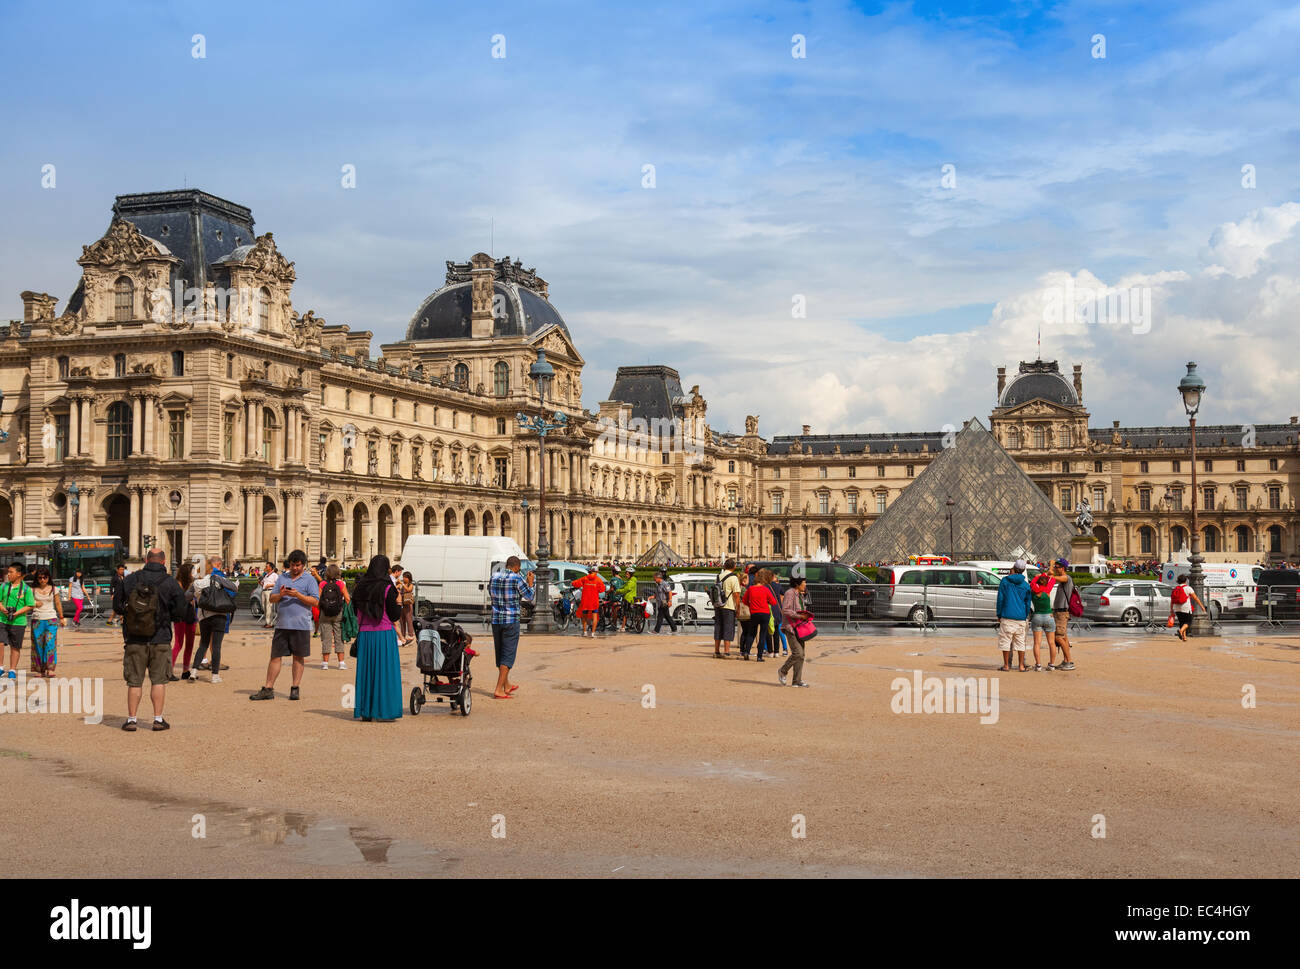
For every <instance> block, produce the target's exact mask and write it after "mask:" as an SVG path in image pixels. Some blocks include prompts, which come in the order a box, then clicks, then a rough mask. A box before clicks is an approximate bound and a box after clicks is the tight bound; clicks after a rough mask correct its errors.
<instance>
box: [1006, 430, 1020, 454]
mask: <svg viewBox="0 0 1300 969" xmlns="http://www.w3.org/2000/svg"><path fill="white" fill-rule="evenodd" d="M1007 448H1008V449H1009V450H1013V451H1014V450H1018V449H1019V448H1020V428H1018V427H1013V428H1011V429H1010V430H1009V431H1007Z"/></svg>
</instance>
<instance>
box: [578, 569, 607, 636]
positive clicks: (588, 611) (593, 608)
mask: <svg viewBox="0 0 1300 969" xmlns="http://www.w3.org/2000/svg"><path fill="white" fill-rule="evenodd" d="M573 587H574V588H575V589H581V590H582V599H581V600H580V601H579V602H578V618H579V619H581V620H582V635H584V636H590V637H592V638H593V639H594V638H595V637H596V613H597V612H598V611H599V610H600V594H601V593H602V592H604V591H605V583H604V581H602V579H601V577H600V574H599V573H598V572H597V571H596V566H594V565H589V566H587V574H586V576H584V577H583V578H581V579H574V580H573Z"/></svg>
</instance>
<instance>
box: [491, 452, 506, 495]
mask: <svg viewBox="0 0 1300 969" xmlns="http://www.w3.org/2000/svg"><path fill="white" fill-rule="evenodd" d="M493 464H494V465H495V468H496V482H497V487H498V488H504V487H505V486H506V485H507V483H509V481H510V472H509V470H508V467H507V466H508V461H507V460H506V459H505V458H497V459H496V460H495V461H494V462H493Z"/></svg>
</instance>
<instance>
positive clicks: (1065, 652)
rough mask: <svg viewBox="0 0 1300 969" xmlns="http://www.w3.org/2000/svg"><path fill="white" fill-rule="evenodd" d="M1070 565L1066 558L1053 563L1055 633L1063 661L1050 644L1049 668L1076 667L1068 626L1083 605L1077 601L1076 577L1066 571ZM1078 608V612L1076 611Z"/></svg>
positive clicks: (1081, 611) (1081, 609) (1081, 610)
mask: <svg viewBox="0 0 1300 969" xmlns="http://www.w3.org/2000/svg"><path fill="white" fill-rule="evenodd" d="M1069 567H1070V563H1069V562H1067V561H1066V560H1065V559H1057V560H1056V561H1055V562H1053V563H1052V578H1053V579H1055V580H1056V587H1055V588H1054V589H1053V590H1052V618H1053V619H1054V620H1056V633H1055V634H1054V635H1055V639H1056V646H1057V647H1058V648H1059V649H1060V650H1061V656H1062V657H1063V661H1062V662H1061V663H1060V664H1057V662H1056V650H1055V649H1053V648H1052V647H1051V646H1049V647H1048V660H1047V668H1048V669H1049V670H1072V669H1074V660H1072V659H1071V658H1070V636H1069V633H1068V632H1067V627H1068V626H1069V624H1070V616H1071V614H1073V615H1082V614H1083V606H1082V604H1078V605H1076V603H1075V600H1076V599H1078V598H1079V593H1077V592H1076V591H1075V590H1074V579H1072V578H1070V573H1069V572H1067V571H1066V570H1067V569H1068V568H1069ZM1076 608H1077V609H1078V612H1075V609H1076Z"/></svg>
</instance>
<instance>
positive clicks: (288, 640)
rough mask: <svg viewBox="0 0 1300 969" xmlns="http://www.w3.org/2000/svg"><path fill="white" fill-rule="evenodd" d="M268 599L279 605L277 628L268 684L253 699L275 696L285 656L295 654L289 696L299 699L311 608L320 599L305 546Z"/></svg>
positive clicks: (294, 555)
mask: <svg viewBox="0 0 1300 969" xmlns="http://www.w3.org/2000/svg"><path fill="white" fill-rule="evenodd" d="M268 599H269V600H270V601H271V603H272V604H273V605H274V606H275V607H276V610H275V632H274V633H273V634H272V636H271V661H270V662H269V663H267V664H266V685H265V686H263V687H262V688H261V689H260V690H258V691H257V692H256V693H254V694H252V695H251V696H250V697H249V699H250V700H273V699H275V681H276V679H277V678H278V677H279V675H280V667H281V665H283V661H284V658H285V657H286V656H292V657H293V681H292V684H291V686H290V687H289V699H290V700H297V699H298V689H299V685H300V684H301V683H302V673H303V670H304V669H306V667H307V657H308V656H310V655H311V625H312V622H311V611H312V609H313V608H314V607H315V606H316V604H317V603H318V602H319V601H320V587H319V586H317V585H316V580H315V579H313V578H312V577H311V576H310V575H308V574H307V556H306V554H305V553H304V552H303V551H302V549H294V550H293V551H292V552H290V553H289V570H288V571H287V572H281V573H280V575H279V576H278V577H277V578H276V580H275V587H274V588H273V589H272V590H271V594H270V595H269V596H268Z"/></svg>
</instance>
